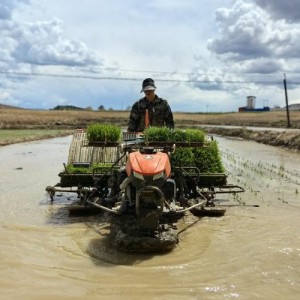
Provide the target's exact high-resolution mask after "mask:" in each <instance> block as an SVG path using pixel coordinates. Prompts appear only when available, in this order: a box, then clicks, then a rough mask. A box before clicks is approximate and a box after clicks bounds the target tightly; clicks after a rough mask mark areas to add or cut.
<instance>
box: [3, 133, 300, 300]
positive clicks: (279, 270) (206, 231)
mask: <svg viewBox="0 0 300 300" xmlns="http://www.w3.org/2000/svg"><path fill="white" fill-rule="evenodd" d="M216 139H217V140H218V142H219V148H220V150H221V153H222V157H223V163H224V166H225V168H226V170H227V172H228V174H229V178H228V182H229V183H232V184H238V185H240V186H242V187H244V188H245V190H246V191H245V193H243V194H240V195H237V196H235V197H233V196H229V195H226V196H222V199H221V200H222V201H221V202H220V203H221V204H224V205H226V204H230V205H231V207H229V208H228V210H227V212H226V214H225V216H224V217H221V218H209V217H204V218H202V219H200V220H195V219H193V218H186V220H185V221H186V226H189V225H192V224H193V223H195V224H194V225H193V226H190V227H189V228H188V229H187V230H185V231H184V232H183V233H182V234H181V235H180V242H179V244H178V246H177V247H176V248H175V249H174V250H173V251H171V252H168V253H165V254H147V255H146V254H144V255H141V254H131V253H123V252H120V251H117V250H116V249H114V248H109V245H110V244H109V243H107V236H108V234H109V232H110V219H109V217H108V216H107V215H106V214H100V215H91V216H81V217H79V216H75V217H74V216H70V215H69V211H68V209H67V206H68V205H69V204H70V203H71V202H72V199H73V195H72V194H69V195H65V196H63V195H60V194H59V193H58V194H57V195H56V197H55V202H54V203H53V204H52V205H51V203H50V200H49V197H48V195H47V194H46V192H45V187H46V186H48V185H54V184H56V183H57V182H58V180H59V178H58V176H57V174H58V173H59V172H60V171H62V169H63V166H62V163H64V162H66V161H67V156H68V149H69V144H70V142H71V137H64V138H55V139H50V140H46V141H36V142H30V143H24V144H16V145H10V146H5V147H1V148H0V157H1V160H0V167H1V175H0V201H1V205H2V206H1V210H0V238H1V246H0V253H1V270H0V278H1V290H0V291H1V293H0V299H30V300H32V299H63V300H64V299H170V298H171V297H172V298H174V299H298V298H299V294H300V237H299V227H300V218H299V215H300V195H299V192H300V155H299V154H297V153H294V152H290V151H286V150H282V149H280V148H275V147H271V146H265V145H262V144H257V143H255V142H247V141H242V140H230V139H225V138H218V137H216ZM253 205H259V207H254V206H253Z"/></svg>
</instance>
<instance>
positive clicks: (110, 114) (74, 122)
mask: <svg viewBox="0 0 300 300" xmlns="http://www.w3.org/2000/svg"><path fill="white" fill-rule="evenodd" d="M129 113H130V112H129V111H56V110H27V109H0V129H22V128H24V129H28V128H32V129H36V128H41V129H76V128H86V127H87V126H88V125H89V124H91V123H96V122H97V123H113V124H116V125H119V126H127V124H128V119H129ZM174 120H175V126H176V127H184V126H194V125H204V124H210V125H234V126H256V127H281V128H284V127H286V125H287V117H286V112H284V111H276V112H259V113H219V114H218V113H208V114H203V113H180V112H175V113H174ZM290 120H291V125H292V127H293V128H299V129H300V111H293V112H291V113H290Z"/></svg>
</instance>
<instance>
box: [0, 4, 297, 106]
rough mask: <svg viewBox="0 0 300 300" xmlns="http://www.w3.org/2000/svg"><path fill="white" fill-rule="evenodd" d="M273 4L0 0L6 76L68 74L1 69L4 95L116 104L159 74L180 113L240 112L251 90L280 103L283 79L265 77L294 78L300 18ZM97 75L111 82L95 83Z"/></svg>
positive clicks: (23, 100) (30, 101)
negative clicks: (298, 21)
mask: <svg viewBox="0 0 300 300" xmlns="http://www.w3.org/2000/svg"><path fill="white" fill-rule="evenodd" d="M273 2H274V3H273ZM287 2H288V3H291V2H289V1H287ZM268 3H269V2H267V1H259V0H257V1H256V0H255V1H253V0H251V1H250V0H237V1H231V0H214V1H204V2H201V4H199V1H197V0H191V1H188V2H183V1H180V0H174V1H171V0H166V1H160V0H154V1H150V2H146V3H142V2H140V1H137V0H133V1H121V0H112V1H110V2H107V1H104V0H86V1H85V2H84V4H82V1H80V0H72V1H69V0H59V1H58V0H53V1H47V0H19V1H18V0H10V1H9V0H5V1H4V0H2V1H1V3H0V12H1V13H0V36H1V49H0V68H1V71H2V73H3V72H22V73H34V74H41V75H46V74H56V75H62V77H57V78H55V77H45V76H23V75H16V74H15V75H12V74H1V73H0V77H1V79H2V80H1V81H0V82H1V83H0V93H2V94H3V92H4V91H5V92H6V93H7V94H6V98H5V99H6V100H5V101H15V100H17V101H19V103H20V105H21V106H25V107H34V108H37V107H42V108H51V107H54V106H56V105H58V104H62V103H65V104H70V105H71V104H72V105H76V106H82V107H86V106H92V107H94V108H97V107H98V106H99V105H100V104H102V105H104V106H105V107H112V108H114V109H120V108H121V107H123V108H125V107H127V106H129V105H131V104H132V103H133V102H134V101H135V100H137V99H138V98H139V97H141V96H142V95H141V94H140V93H139V91H140V85H141V81H142V80H143V79H144V78H146V77H153V78H154V79H155V80H156V81H157V84H158V87H159V88H158V90H157V92H158V94H159V96H161V97H164V98H167V99H168V100H169V101H170V104H171V106H172V108H173V110H176V111H178V110H188V111H206V110H207V109H208V107H209V110H210V111H222V110H225V111H227V110H229V111H232V110H237V108H238V107H239V106H242V105H244V99H245V97H246V96H247V94H255V95H256V96H257V99H260V98H266V97H268V99H270V103H269V104H270V106H272V104H273V102H274V103H276V104H278V102H280V101H282V103H284V97H282V95H280V92H278V91H279V90H278V89H277V85H275V84H274V83H273V85H262V84H259V82H262V81H268V80H269V81H272V82H279V84H281V82H282V76H283V73H284V72H286V73H289V72H293V73H292V75H290V74H287V75H288V79H292V80H294V81H295V79H297V78H298V75H299V72H300V63H299V58H298V49H299V46H300V45H299V42H298V41H300V28H299V26H300V24H298V23H297V15H296V14H295V15H292V16H291V18H289V19H288V15H289V14H288V11H287V10H285V9H284V8H282V7H281V6H280V4H278V1H272V5H271V4H268ZM215 12H216V14H215ZM292 22H294V23H293V24H292ZM217 30H219V32H218V31H217ZM3 45H4V46H3ZM65 75H72V76H74V78H66V77H63V76H65ZM76 76H77V78H75V77H76ZM97 76H102V77H109V78H112V79H111V80H96V79H94V80H92V79H91V77H97ZM88 78H90V79H88ZM113 78H115V79H113ZM122 78H125V79H130V78H131V79H132V80H119V79H122ZM168 80H178V81H181V82H180V83H175V82H168ZM185 81H190V82H189V83H187V82H185ZM253 82H257V84H254V83H253ZM291 87H292V88H294V89H295V91H297V89H298V86H297V85H293V86H291ZM7 95H9V96H7ZM0 101H2V100H0ZM187 101H188V104H189V105H187ZM279 104H280V103H279Z"/></svg>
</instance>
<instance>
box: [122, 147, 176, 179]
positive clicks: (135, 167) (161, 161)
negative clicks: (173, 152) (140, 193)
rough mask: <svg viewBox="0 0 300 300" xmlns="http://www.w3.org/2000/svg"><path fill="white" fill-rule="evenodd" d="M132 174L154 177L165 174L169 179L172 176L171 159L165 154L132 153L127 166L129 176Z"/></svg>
mask: <svg viewBox="0 0 300 300" xmlns="http://www.w3.org/2000/svg"><path fill="white" fill-rule="evenodd" d="M132 172H135V173H138V174H141V175H143V176H154V175H156V174H160V173H162V172H165V176H166V177H167V178H169V177H170V175H171V165H170V160H169V157H168V155H167V154H166V153H163V152H156V153H151V154H144V153H141V152H139V151H137V152H132V153H130V154H129V156H128V160H127V164H126V173H127V176H130V175H132Z"/></svg>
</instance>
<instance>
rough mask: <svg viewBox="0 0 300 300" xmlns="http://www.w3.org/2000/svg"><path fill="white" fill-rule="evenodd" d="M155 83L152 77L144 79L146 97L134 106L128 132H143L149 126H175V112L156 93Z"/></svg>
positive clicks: (143, 86)
mask: <svg viewBox="0 0 300 300" xmlns="http://www.w3.org/2000/svg"><path fill="white" fill-rule="evenodd" d="M155 89H156V86H155V83H154V80H153V79H151V78H146V79H145V80H144V81H143V85H142V90H141V93H142V92H144V93H145V97H144V98H141V99H140V100H138V101H137V102H135V103H134V105H133V106H132V109H131V112H130V117H129V124H128V132H142V131H144V129H145V128H146V127H147V126H148V125H149V126H159V127H162V126H166V127H168V128H174V121H173V114H172V111H171V108H170V106H169V104H168V102H167V100H164V99H162V98H159V97H158V96H157V95H156V94H155Z"/></svg>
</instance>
